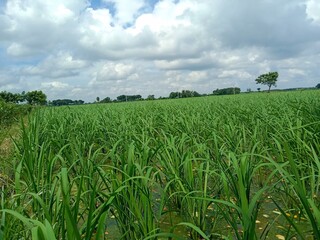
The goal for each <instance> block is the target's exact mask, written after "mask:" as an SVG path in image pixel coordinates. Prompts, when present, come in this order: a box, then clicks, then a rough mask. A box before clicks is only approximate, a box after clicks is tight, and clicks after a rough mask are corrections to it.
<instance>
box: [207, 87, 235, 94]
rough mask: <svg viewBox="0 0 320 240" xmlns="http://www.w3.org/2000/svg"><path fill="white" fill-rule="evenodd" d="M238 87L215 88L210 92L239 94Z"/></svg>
mask: <svg viewBox="0 0 320 240" xmlns="http://www.w3.org/2000/svg"><path fill="white" fill-rule="evenodd" d="M240 91H241V90H240V88H238V87H233V88H223V89H217V90H214V91H213V92H212V95H232V94H239V93H240Z"/></svg>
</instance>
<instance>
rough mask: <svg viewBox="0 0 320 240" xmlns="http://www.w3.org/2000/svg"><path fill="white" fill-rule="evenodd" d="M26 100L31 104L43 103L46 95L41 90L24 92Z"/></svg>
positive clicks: (45, 100) (45, 101)
mask: <svg viewBox="0 0 320 240" xmlns="http://www.w3.org/2000/svg"><path fill="white" fill-rule="evenodd" d="M26 100H27V102H28V103H29V104H31V105H45V104H46V103H47V96H46V95H45V94H44V93H43V92H42V91H31V92H27V93H26Z"/></svg>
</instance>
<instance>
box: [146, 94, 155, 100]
mask: <svg viewBox="0 0 320 240" xmlns="http://www.w3.org/2000/svg"><path fill="white" fill-rule="evenodd" d="M147 100H155V97H154V95H148V97H147Z"/></svg>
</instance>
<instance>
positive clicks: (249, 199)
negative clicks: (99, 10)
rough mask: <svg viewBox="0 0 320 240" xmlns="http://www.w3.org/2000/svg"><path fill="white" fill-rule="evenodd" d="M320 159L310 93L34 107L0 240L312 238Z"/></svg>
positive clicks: (319, 121) (12, 163) (9, 181)
mask: <svg viewBox="0 0 320 240" xmlns="http://www.w3.org/2000/svg"><path fill="white" fill-rule="evenodd" d="M319 158H320V91H317V90H314V91H295V92H272V93H270V94H267V93H252V94H241V95H232V96H211V97H201V98H192V99H175V100H158V101H141V102H128V103H117V104H96V105H83V106H70V107H57V108H53V107H47V108H41V109H38V110H35V111H33V112H32V114H30V115H29V116H28V120H27V121H25V122H23V123H21V130H20V137H19V138H18V139H17V140H15V152H14V155H13V156H12V158H11V159H10V160H7V161H5V162H2V163H1V166H5V167H4V168H2V167H1V168H0V176H1V182H0V184H1V199H0V201H1V204H0V206H1V207H0V209H1V211H0V226H1V228H0V239H50V240H51V239H52V240H53V239H87V240H89V239H168V238H172V239H320V210H319V208H320V160H319ZM4 169H5V170H4Z"/></svg>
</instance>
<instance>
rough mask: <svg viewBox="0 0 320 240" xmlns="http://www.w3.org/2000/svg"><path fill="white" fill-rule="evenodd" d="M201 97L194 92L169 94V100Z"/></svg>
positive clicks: (183, 91)
mask: <svg viewBox="0 0 320 240" xmlns="http://www.w3.org/2000/svg"><path fill="white" fill-rule="evenodd" d="M200 96H201V95H200V94H199V93H198V92H196V91H190V90H182V91H181V92H171V93H170V95H169V98H189V97H200Z"/></svg>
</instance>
